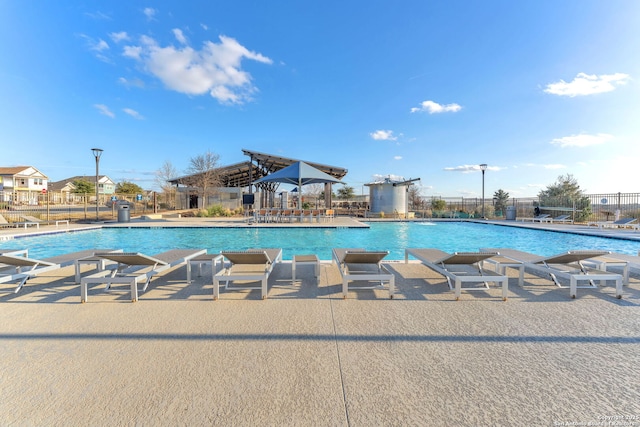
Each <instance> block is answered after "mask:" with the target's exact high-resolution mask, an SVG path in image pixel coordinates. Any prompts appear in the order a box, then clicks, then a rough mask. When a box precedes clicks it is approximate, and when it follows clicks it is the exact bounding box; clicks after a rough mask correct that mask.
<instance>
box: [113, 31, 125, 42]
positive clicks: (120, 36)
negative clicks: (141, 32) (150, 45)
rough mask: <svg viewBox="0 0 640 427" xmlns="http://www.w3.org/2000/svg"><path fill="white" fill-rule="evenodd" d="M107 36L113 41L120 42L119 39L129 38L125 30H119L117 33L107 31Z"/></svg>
mask: <svg viewBox="0 0 640 427" xmlns="http://www.w3.org/2000/svg"><path fill="white" fill-rule="evenodd" d="M109 37H111V40H113V42H114V43H120V42H121V41H126V40H129V35H128V34H127V32H126V31H120V32H119V33H109Z"/></svg>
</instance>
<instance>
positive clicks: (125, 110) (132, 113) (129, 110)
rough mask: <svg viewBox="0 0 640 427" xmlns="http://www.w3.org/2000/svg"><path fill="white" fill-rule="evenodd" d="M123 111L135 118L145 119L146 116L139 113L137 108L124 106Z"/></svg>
mask: <svg viewBox="0 0 640 427" xmlns="http://www.w3.org/2000/svg"><path fill="white" fill-rule="evenodd" d="M122 111H124V112H125V113H127V114H128V115H130V116H131V117H133V118H134V119H137V120H144V117H142V115H141V114H140V113H138V112H137V111H136V110H132V109H131V108H123V109H122Z"/></svg>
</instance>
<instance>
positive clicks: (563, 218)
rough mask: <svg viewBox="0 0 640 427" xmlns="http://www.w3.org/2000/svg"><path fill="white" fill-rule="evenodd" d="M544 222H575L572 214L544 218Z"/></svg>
mask: <svg viewBox="0 0 640 427" xmlns="http://www.w3.org/2000/svg"><path fill="white" fill-rule="evenodd" d="M542 222H550V223H552V224H553V223H554V222H561V223H565V222H573V220H572V219H571V215H558V216H556V217H554V218H543V219H542Z"/></svg>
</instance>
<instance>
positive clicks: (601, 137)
mask: <svg viewBox="0 0 640 427" xmlns="http://www.w3.org/2000/svg"><path fill="white" fill-rule="evenodd" d="M612 139H613V135H609V134H606V133H599V134H597V135H587V134H580V135H571V136H564V137H562V138H556V139H553V140H552V141H551V142H550V144H554V145H559V146H560V147H562V148H565V147H581V148H582V147H589V146H591V145H598V144H604V143H605V142H609V141H611V140H612Z"/></svg>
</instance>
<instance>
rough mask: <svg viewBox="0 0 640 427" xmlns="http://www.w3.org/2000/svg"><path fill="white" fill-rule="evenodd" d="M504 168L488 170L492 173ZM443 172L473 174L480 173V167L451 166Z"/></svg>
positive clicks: (490, 167) (488, 168)
mask: <svg viewBox="0 0 640 427" xmlns="http://www.w3.org/2000/svg"><path fill="white" fill-rule="evenodd" d="M502 169H503V168H501V167H499V166H487V170H490V171H494V172H497V171H500V170H502ZM443 170H445V171H447V172H462V173H471V172H480V165H461V166H451V167H446V168H444V169H443Z"/></svg>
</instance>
